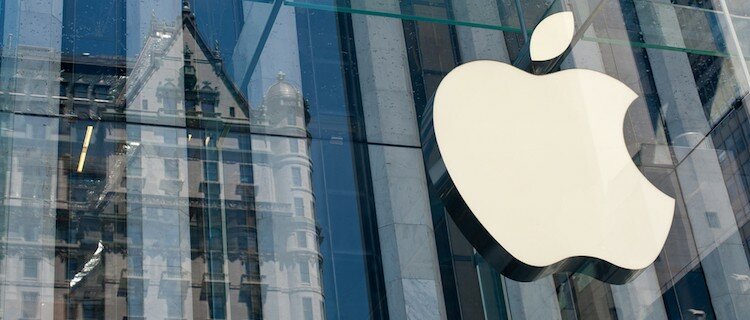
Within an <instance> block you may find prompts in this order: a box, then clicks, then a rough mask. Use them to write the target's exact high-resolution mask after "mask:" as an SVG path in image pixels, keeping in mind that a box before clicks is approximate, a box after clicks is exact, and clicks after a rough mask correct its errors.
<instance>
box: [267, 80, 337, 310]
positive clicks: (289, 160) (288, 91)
mask: <svg viewBox="0 0 750 320" xmlns="http://www.w3.org/2000/svg"><path fill="white" fill-rule="evenodd" d="M262 109H263V111H264V113H265V115H266V117H265V120H266V121H267V123H265V124H260V125H263V126H264V127H265V128H267V129H266V130H268V131H269V135H253V150H254V152H253V156H254V157H253V162H254V170H255V177H256V181H255V184H256V185H257V186H261V187H260V189H258V190H257V194H256V210H257V212H256V214H257V219H258V250H259V255H260V272H261V278H262V279H263V282H264V284H265V285H264V286H263V287H262V298H261V300H262V301H263V315H264V317H266V318H268V319H323V318H324V317H323V291H322V285H321V280H320V274H321V272H320V263H321V255H320V250H319V243H318V239H319V236H318V235H319V232H318V227H317V224H316V222H315V211H314V208H315V202H314V197H313V191H312V179H311V173H312V162H311V160H310V140H309V134H308V132H307V124H308V122H309V113H308V111H307V109H306V106H305V103H304V100H303V98H302V94H301V93H300V91H299V89H297V88H296V87H295V86H294V85H292V84H290V83H289V82H287V81H286V80H285V75H284V73H282V72H280V73H279V74H278V76H277V82H276V83H275V84H274V85H272V86H271V87H270V88H269V89H268V90H267V91H266V94H265V98H264V104H263V106H262Z"/></svg>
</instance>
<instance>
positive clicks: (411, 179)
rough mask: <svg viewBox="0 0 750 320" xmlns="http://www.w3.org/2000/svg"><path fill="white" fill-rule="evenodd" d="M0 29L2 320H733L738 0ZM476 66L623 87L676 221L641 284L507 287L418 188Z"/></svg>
mask: <svg viewBox="0 0 750 320" xmlns="http://www.w3.org/2000/svg"><path fill="white" fill-rule="evenodd" d="M560 11H572V12H573V13H574V15H575V18H576V35H575V36H574V39H573V44H572V45H571V47H570V49H569V50H568V51H567V52H566V53H565V54H564V55H563V56H562V57H561V58H560V59H554V60H552V61H547V62H544V63H532V62H530V61H529V59H528V50H529V36H530V33H531V32H532V31H533V29H534V27H535V26H536V25H537V24H538V23H539V22H540V21H541V20H542V19H543V18H544V17H546V16H549V15H550V14H552V13H556V12H560ZM0 34H1V36H0V49H1V52H2V54H1V55H0V200H2V201H1V202H0V317H1V318H2V319H310V320H319V319H580V320H583V319H653V320H660V319H748V318H750V223H749V222H750V149H749V148H750V119H749V117H748V103H750V101H748V100H747V98H746V96H747V93H748V91H749V90H750V72H749V71H748V66H747V65H748V58H746V57H750V53H748V52H750V3H749V2H747V1H743V0H706V1H693V0H671V1H666V0H664V1H662V0H609V1H607V0H554V1H541V0H523V1H520V0H470V1H458V0H405V1H397V0H378V1H370V0H344V1H338V0H336V1H333V0H286V1H284V0H213V1H209V0H192V1H180V0H141V1H125V0H35V1H26V0H0ZM480 59H490V60H496V61H501V62H504V63H508V64H512V65H514V66H516V67H518V68H520V69H524V70H528V71H530V72H534V73H538V74H539V73H551V72H555V71H558V70H561V69H571V68H583V69H591V70H596V71H599V72H603V73H606V74H608V75H610V76H612V77H614V78H616V79H618V80H620V81H622V82H623V83H625V84H626V85H627V86H628V87H630V88H631V89H632V90H634V91H635V92H636V93H637V94H638V96H639V98H638V99H637V100H636V101H635V102H634V103H633V104H632V105H631V107H630V109H629V111H628V113H627V116H626V119H625V122H624V124H623V128H622V130H623V132H624V135H625V142H624V143H625V144H626V145H627V148H628V151H629V152H630V155H631V156H632V159H633V162H634V163H635V164H636V165H637V166H638V168H639V169H640V170H641V172H642V173H643V174H644V175H645V176H646V177H647V178H648V179H649V181H651V182H652V183H653V184H654V185H656V186H658V187H659V189H660V190H662V191H664V192H665V193H667V194H669V195H670V196H673V197H674V198H675V199H676V208H675V212H674V220H673V224H672V227H671V230H670V233H669V236H668V238H667V242H666V245H665V246H664V249H663V251H662V253H661V254H660V255H659V257H658V258H657V259H656V261H655V262H654V263H653V265H652V266H650V267H648V268H647V269H645V270H643V272H642V273H640V275H639V276H638V277H637V278H635V279H634V280H633V281H631V282H629V283H627V284H624V285H610V284H607V283H604V282H601V281H598V280H596V279H593V278H590V277H588V276H585V275H582V274H579V273H571V274H568V273H558V274H554V275H551V276H547V277H545V278H542V279H540V280H537V281H534V282H517V281H513V280H511V279H508V278H505V277H503V276H502V275H500V274H499V273H498V272H497V271H496V270H494V269H493V268H492V267H491V266H490V265H488V263H487V262H486V261H485V260H484V259H483V258H482V257H481V255H479V254H478V253H477V252H476V251H475V250H474V248H473V247H472V246H471V245H470V244H469V242H468V241H467V240H466V238H465V237H464V235H463V234H462V233H461V231H460V230H459V229H458V227H457V225H456V224H455V223H454V221H453V220H452V219H451V216H450V215H449V214H447V212H446V210H445V208H444V207H443V205H442V203H441V201H440V199H439V197H438V195H436V194H435V193H434V190H431V188H429V187H428V185H429V184H428V181H427V179H426V173H425V167H424V164H423V159H422V158H423V156H422V150H421V147H420V146H421V143H420V136H419V121H420V120H421V118H422V114H423V112H424V110H425V109H426V106H427V105H428V104H429V103H430V99H431V98H432V96H433V95H434V93H435V91H436V88H437V86H438V84H439V83H440V81H441V80H442V79H443V77H445V75H447V74H448V72H450V71H451V70H452V69H454V68H455V67H457V66H458V65H460V64H462V63H465V62H469V61H473V60H480ZM509 81H510V80H509ZM476 94H483V93H482V92H477V93H476ZM498 103H502V101H498ZM518 107H519V108H520V107H523V106H518ZM466 109H467V112H472V111H471V108H470V106H466ZM504 121H505V122H507V121H535V119H497V123H498V125H502V123H503V122H504ZM516 138H517V139H524V136H523V134H521V135H519V136H518V137H516ZM488 147H494V146H488ZM508 152H517V151H514V150H508ZM560 156H561V157H564V156H569V157H576V155H575V154H566V155H560ZM553 160H554V159H549V161H553ZM498 183H500V182H498ZM544 200H545V199H543V197H540V199H539V201H544ZM564 235H565V230H560V236H564ZM530 241H533V239H530Z"/></svg>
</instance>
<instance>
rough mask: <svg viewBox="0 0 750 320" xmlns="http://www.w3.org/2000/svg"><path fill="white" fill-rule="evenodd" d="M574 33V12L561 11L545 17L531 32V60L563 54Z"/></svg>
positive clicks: (541, 59) (552, 57)
mask: <svg viewBox="0 0 750 320" xmlns="http://www.w3.org/2000/svg"><path fill="white" fill-rule="evenodd" d="M574 33H575V23H574V20H573V13H572V12H570V11H564V12H559V13H555V14H553V15H551V16H548V17H546V18H544V20H542V22H539V24H538V25H537V26H536V29H534V33H532V34H531V45H530V47H529V51H530V53H531V60H533V61H547V60H551V59H554V58H555V57H557V56H559V55H561V54H562V53H563V52H565V50H566V49H567V48H568V46H569V45H570V41H571V40H573V34H574Z"/></svg>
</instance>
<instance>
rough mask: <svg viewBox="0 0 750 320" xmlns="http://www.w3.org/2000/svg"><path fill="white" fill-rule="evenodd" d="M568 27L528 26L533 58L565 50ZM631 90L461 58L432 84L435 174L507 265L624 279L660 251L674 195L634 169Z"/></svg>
mask: <svg viewBox="0 0 750 320" xmlns="http://www.w3.org/2000/svg"><path fill="white" fill-rule="evenodd" d="M573 30H574V26H573V15H572V14H571V13H570V12H562V13H558V14H554V15H551V16H549V17H548V18H546V19H545V20H544V21H542V22H541V23H540V24H539V25H538V26H537V28H536V30H535V31H534V33H533V35H532V38H531V47H530V53H531V56H532V60H534V61H544V60H549V59H552V58H555V57H556V56H558V55H559V54H561V53H562V52H563V51H564V50H565V49H566V48H567V47H568V45H569V43H570V40H571V38H572V37H573V33H574V32H573ZM636 98H637V95H636V93H635V92H633V91H632V90H631V89H630V88H628V87H627V86H626V85H624V84H622V83H621V82H619V81H618V80H616V79H614V78H612V77H610V76H608V75H606V74H602V73H599V72H595V71H591V70H583V69H573V70H564V71H560V72H556V73H552V74H549V75H541V76H539V75H532V74H529V73H526V72H524V71H522V70H519V69H517V68H515V67H513V66H511V65H508V64H504V63H501V62H496V61H475V62H470V63H466V64H464V65H461V66H459V67H457V68H456V69H454V70H453V71H451V72H450V73H449V74H448V75H447V76H446V77H445V79H443V81H442V82H441V83H440V85H439V87H438V89H437V92H436V94H435V97H434V101H433V105H432V110H431V112H432V117H431V121H432V123H431V124H430V127H431V128H432V130H433V131H430V130H426V129H425V127H424V125H423V144H424V146H425V153H426V156H425V161H426V163H427V168H428V172H429V173H430V174H429V175H430V179H431V181H432V182H433V184H434V185H438V186H439V187H438V192H439V194H440V196H441V198H442V199H443V201H444V203H445V204H446V208H447V209H448V211H449V212H450V213H451V215H452V216H453V218H454V220H455V221H456V222H457V224H458V225H459V226H460V227H461V230H462V232H463V233H464V234H465V235H466V236H467V238H469V240H470V241H471V242H472V244H473V245H474V246H475V247H476V248H477V250H479V251H480V253H482V254H483V255H484V257H485V258H486V259H487V260H488V261H489V262H490V263H491V264H493V266H495V267H496V268H497V269H498V270H499V271H501V272H502V273H503V274H506V275H508V276H510V277H511V278H514V279H517V280H522V281H531V280H535V279H537V278H539V277H541V276H544V275H546V274H549V273H552V272H559V271H569V272H584V273H589V274H590V275H592V276H595V277H597V278H599V279H601V280H603V281H607V282H610V283H623V282H626V281H628V280H629V279H630V278H632V277H633V276H634V275H636V274H637V273H638V271H639V270H640V269H643V268H646V267H648V266H649V265H650V264H651V263H652V262H653V261H654V260H655V259H656V257H657V255H658V254H659V252H660V251H661V249H662V247H663V245H664V242H665V240H666V237H667V234H668V233H669V228H670V226H671V222H672V216H673V214H674V199H672V198H671V197H669V196H668V195H666V194H664V193H662V192H661V191H660V190H659V189H657V188H656V187H654V186H653V185H652V184H651V183H650V182H649V181H648V180H647V179H646V178H645V177H644V176H643V175H642V174H641V172H640V171H639V170H638V168H637V167H636V166H635V164H634V163H633V161H632V160H631V158H630V155H629V154H628V151H627V149H626V146H625V140H624V136H623V121H624V118H625V113H626V111H627V110H628V107H629V106H630V104H631V103H632V102H633V100H635V99H636ZM427 122H429V121H427ZM431 133H434V135H432V134H431ZM430 139H434V141H432V142H430V141H429V140H430ZM424 141H427V142H424ZM435 147H437V148H435ZM436 155H437V156H436ZM440 157H442V161H440V160H439V158H440ZM443 166H444V167H443ZM446 173H447V175H446V176H445V177H441V174H443V175H445V174H446ZM451 180H452V181H451ZM446 181H448V182H446ZM449 182H452V183H449Z"/></svg>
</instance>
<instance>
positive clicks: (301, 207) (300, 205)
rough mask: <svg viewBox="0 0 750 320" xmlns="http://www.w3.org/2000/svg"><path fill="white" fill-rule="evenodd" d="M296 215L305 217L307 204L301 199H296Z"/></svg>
mask: <svg viewBox="0 0 750 320" xmlns="http://www.w3.org/2000/svg"><path fill="white" fill-rule="evenodd" d="M294 215H295V216H298V217H301V216H304V215H305V202H304V200H303V199H302V198H300V197H295V198H294Z"/></svg>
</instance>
